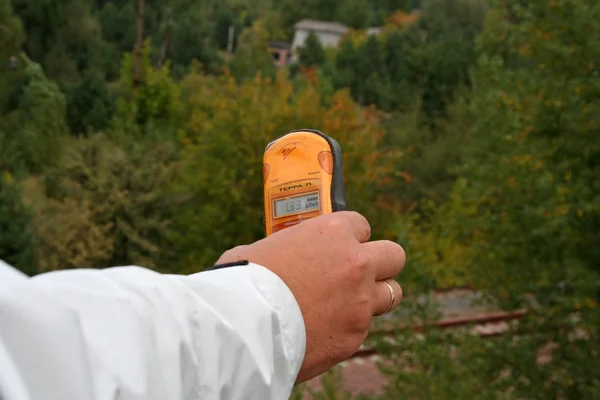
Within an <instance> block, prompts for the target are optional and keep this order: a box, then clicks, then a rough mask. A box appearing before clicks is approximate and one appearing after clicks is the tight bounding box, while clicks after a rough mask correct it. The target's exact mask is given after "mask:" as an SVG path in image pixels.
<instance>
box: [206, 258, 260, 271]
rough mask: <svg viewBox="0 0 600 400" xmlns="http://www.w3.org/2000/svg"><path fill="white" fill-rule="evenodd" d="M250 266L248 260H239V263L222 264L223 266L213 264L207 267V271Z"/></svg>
mask: <svg viewBox="0 0 600 400" xmlns="http://www.w3.org/2000/svg"><path fill="white" fill-rule="evenodd" d="M248 264H250V261H248V260H239V261H233V262H228V263H223V264H215V265H213V266H212V267H208V268H207V271H212V270H215V269H221V268H229V267H241V266H243V265H248Z"/></svg>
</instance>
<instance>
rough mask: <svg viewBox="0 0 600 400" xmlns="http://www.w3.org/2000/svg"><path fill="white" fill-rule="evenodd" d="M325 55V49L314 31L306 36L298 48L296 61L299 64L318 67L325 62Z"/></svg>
mask: <svg viewBox="0 0 600 400" xmlns="http://www.w3.org/2000/svg"><path fill="white" fill-rule="evenodd" d="M326 57H327V56H326V55H325V50H324V49H323V45H322V44H321V42H320V41H319V38H318V37H317V35H315V34H314V32H311V33H310V34H309V35H308V37H307V38H306V42H305V44H304V46H303V47H301V48H300V49H298V61H299V63H300V65H304V66H307V67H312V66H316V67H318V66H321V65H323V64H324V63H325V61H326Z"/></svg>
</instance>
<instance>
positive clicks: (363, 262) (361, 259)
mask: <svg viewBox="0 0 600 400" xmlns="http://www.w3.org/2000/svg"><path fill="white" fill-rule="evenodd" d="M348 264H349V267H350V270H351V271H352V272H355V273H358V275H357V277H359V278H360V277H362V275H363V273H364V272H365V271H366V270H367V269H368V267H369V265H370V256H369V254H368V253H367V252H365V251H354V252H352V253H351V254H350V255H349V259H348Z"/></svg>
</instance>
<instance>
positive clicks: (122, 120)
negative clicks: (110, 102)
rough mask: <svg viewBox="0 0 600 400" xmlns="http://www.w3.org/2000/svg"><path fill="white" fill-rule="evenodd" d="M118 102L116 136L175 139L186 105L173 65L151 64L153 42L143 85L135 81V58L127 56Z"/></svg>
mask: <svg viewBox="0 0 600 400" xmlns="http://www.w3.org/2000/svg"><path fill="white" fill-rule="evenodd" d="M121 71H122V72H121V80H120V82H119V89H118V96H119V97H118V99H117V101H116V112H115V119H114V121H113V126H114V130H113V132H112V134H113V136H115V137H116V138H118V139H120V140H126V141H130V140H132V139H133V140H134V141H135V140H137V138H138V137H139V136H140V135H142V136H156V135H159V136H160V137H163V138H164V137H172V136H174V135H176V134H177V133H178V127H180V126H181V125H182V121H183V111H184V108H183V107H184V106H183V104H182V103H181V101H180V98H179V87H178V86H177V84H176V83H175V82H173V80H172V78H171V76H170V63H167V64H165V65H164V66H162V67H160V68H155V67H154V66H153V65H152V64H151V63H150V41H146V43H145V46H144V50H143V54H142V83H141V84H140V85H139V87H135V85H134V82H133V55H132V54H131V53H129V54H127V55H126V56H125V57H124V60H123V65H122V68H121Z"/></svg>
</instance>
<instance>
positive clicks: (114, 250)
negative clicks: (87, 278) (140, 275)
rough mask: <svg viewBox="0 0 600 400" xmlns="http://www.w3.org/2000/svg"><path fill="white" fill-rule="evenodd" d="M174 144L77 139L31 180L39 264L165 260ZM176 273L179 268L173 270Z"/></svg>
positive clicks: (157, 264)
mask: <svg viewBox="0 0 600 400" xmlns="http://www.w3.org/2000/svg"><path fill="white" fill-rule="evenodd" d="M174 154H175V152H174V147H173V146H172V143H170V142H156V141H152V140H146V141H144V142H138V143H137V144H135V145H132V146H130V147H128V148H127V149H125V148H123V147H120V146H118V145H116V144H115V143H114V142H112V141H111V140H109V139H108V138H107V137H106V136H103V135H92V136H90V137H82V138H73V139H70V141H69V143H68V144H67V147H66V149H65V151H64V153H63V155H62V156H61V159H60V160H59V163H57V165H56V166H55V167H53V168H49V169H47V170H46V171H45V173H44V175H43V176H42V177H41V178H36V177H32V178H30V179H29V180H28V182H27V184H26V187H27V190H26V192H25V195H26V196H27V198H29V199H31V202H32V206H33V209H34V210H35V214H34V215H35V218H34V227H35V235H36V240H37V243H39V250H40V263H39V265H40V271H49V270H56V269H65V268H82V267H97V268H102V267H108V266H114V265H130V264H137V265H142V266H145V267H148V268H156V269H159V270H161V271H165V270H167V267H168V266H164V267H163V265H162V264H161V260H162V257H166V256H167V255H168V250H169V248H170V247H171V244H170V243H169V239H168V237H169V235H170V227H169V220H170V212H171V205H172V203H171V200H172V199H171V198H170V196H169V194H168V192H167V190H166V189H167V188H166V186H165V185H168V184H169V183H170V182H171V181H172V179H173V177H174V169H173V165H174V164H173V161H174ZM169 271H171V272H174V270H172V269H171V270H169Z"/></svg>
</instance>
